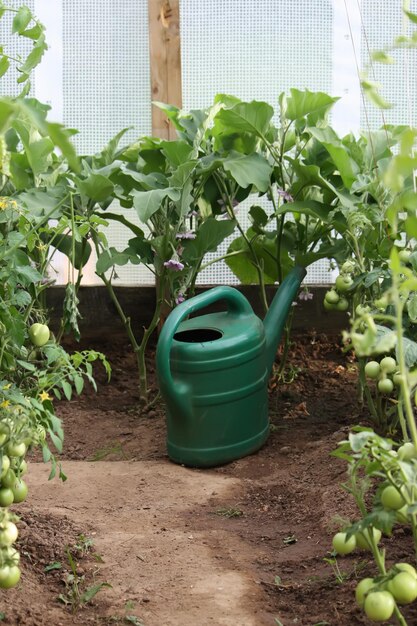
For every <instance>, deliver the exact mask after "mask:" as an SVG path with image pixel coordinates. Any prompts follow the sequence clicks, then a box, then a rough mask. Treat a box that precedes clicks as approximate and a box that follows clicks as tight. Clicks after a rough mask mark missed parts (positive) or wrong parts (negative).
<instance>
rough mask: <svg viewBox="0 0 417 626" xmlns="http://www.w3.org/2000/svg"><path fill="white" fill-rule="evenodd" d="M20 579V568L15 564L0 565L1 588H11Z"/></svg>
mask: <svg viewBox="0 0 417 626" xmlns="http://www.w3.org/2000/svg"><path fill="white" fill-rule="evenodd" d="M19 580H20V569H19V568H18V567H17V565H11V566H10V567H9V566H8V565H3V567H0V588H1V589H12V587H16V585H17V583H18V582H19Z"/></svg>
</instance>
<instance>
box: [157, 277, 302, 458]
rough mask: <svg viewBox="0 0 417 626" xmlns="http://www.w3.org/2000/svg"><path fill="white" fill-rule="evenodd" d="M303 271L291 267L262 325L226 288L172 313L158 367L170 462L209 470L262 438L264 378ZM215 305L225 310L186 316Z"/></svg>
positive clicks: (160, 346)
mask: <svg viewBox="0 0 417 626" xmlns="http://www.w3.org/2000/svg"><path fill="white" fill-rule="evenodd" d="M305 274H306V271H305V269H304V268H303V267H295V268H294V269H293V270H292V271H291V272H290V273H289V274H288V275H287V276H286V278H285V280H284V281H283V282H282V284H281V285H280V287H279V290H278V292H277V293H276V295H275V297H274V299H273V301H272V304H271V306H270V309H269V311H268V313H267V315H266V317H265V320H264V321H263V322H262V321H261V320H260V319H259V317H257V316H256V315H255V314H254V312H253V310H252V307H251V305H250V304H249V302H248V301H247V300H246V298H245V297H244V296H243V295H242V294H241V293H240V292H239V291H238V290H237V289H234V288H233V287H226V286H222V287H214V288H213V289H210V290H209V291H206V292H204V293H202V294H200V295H198V296H195V297H194V298H190V299H189V300H187V301H185V302H183V303H182V304H180V305H178V306H177V307H176V308H175V309H174V310H173V311H172V312H171V313H170V315H169V316H168V318H167V320H166V322H165V324H164V326H163V328H162V331H161V334H160V337H159V341H158V347H157V351H156V367H157V373H158V379H159V385H160V390H161V393H162V397H163V398H164V400H165V401H166V404H167V447H168V456H169V457H170V459H171V460H172V461H174V462H176V463H181V464H183V465H188V466H190V467H213V466H215V465H221V464H223V463H228V462H229V461H233V460H234V459H238V458H241V457H243V456H245V455H247V454H251V453H252V452H255V451H256V450H258V449H259V448H260V447H261V446H262V444H263V443H264V442H265V441H266V439H267V437H268V433H269V419H268V378H269V375H270V373H271V369H272V365H273V363H274V360H275V354H276V351H277V347H278V344H279V342H280V339H281V335H282V331H283V328H284V325H285V321H286V319H287V316H288V313H289V310H290V307H291V304H292V302H293V300H294V298H295V296H296V294H297V291H298V289H299V287H300V284H301V281H302V280H303V278H304V276H305ZM220 300H222V301H224V302H225V304H226V310H225V311H222V312H220V313H210V314H206V315H201V316H198V317H192V318H190V319H186V318H188V316H189V315H191V314H192V313H195V312H196V311H199V310H200V309H203V308H204V307H206V306H208V305H211V304H213V303H216V302H218V301H220ZM183 320H185V321H183Z"/></svg>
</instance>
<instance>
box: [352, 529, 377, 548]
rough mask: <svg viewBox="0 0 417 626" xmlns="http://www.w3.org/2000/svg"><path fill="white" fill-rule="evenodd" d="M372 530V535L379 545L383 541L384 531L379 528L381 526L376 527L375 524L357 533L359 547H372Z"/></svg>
mask: <svg viewBox="0 0 417 626" xmlns="http://www.w3.org/2000/svg"><path fill="white" fill-rule="evenodd" d="M371 531H372V537H373V539H374V541H375V543H376V544H377V545H378V543H379V542H380V541H381V537H382V533H381V531H380V530H379V528H374V527H373V526H372V527H371V528H365V530H364V531H363V532H361V533H356V535H355V537H356V545H357V546H358V548H362V550H370V549H371V545H370V543H369V538H370V536H371Z"/></svg>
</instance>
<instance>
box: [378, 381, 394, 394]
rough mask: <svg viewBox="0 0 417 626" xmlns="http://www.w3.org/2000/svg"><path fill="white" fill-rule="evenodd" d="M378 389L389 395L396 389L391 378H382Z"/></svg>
mask: <svg viewBox="0 0 417 626" xmlns="http://www.w3.org/2000/svg"><path fill="white" fill-rule="evenodd" d="M378 391H380V392H381V393H383V394H385V395H387V396H388V395H389V394H390V393H392V392H393V391H394V383H393V382H392V380H391V379H390V378H381V380H379V381H378Z"/></svg>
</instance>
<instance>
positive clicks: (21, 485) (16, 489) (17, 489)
mask: <svg viewBox="0 0 417 626" xmlns="http://www.w3.org/2000/svg"><path fill="white" fill-rule="evenodd" d="M0 492H1V489H0ZM12 493H13V497H14V502H16V504H20V502H24V501H25V500H26V496H27V495H28V486H27V484H26V483H25V481H24V480H22V479H20V480H17V481H16V482H15V484H14V486H13V487H12Z"/></svg>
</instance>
